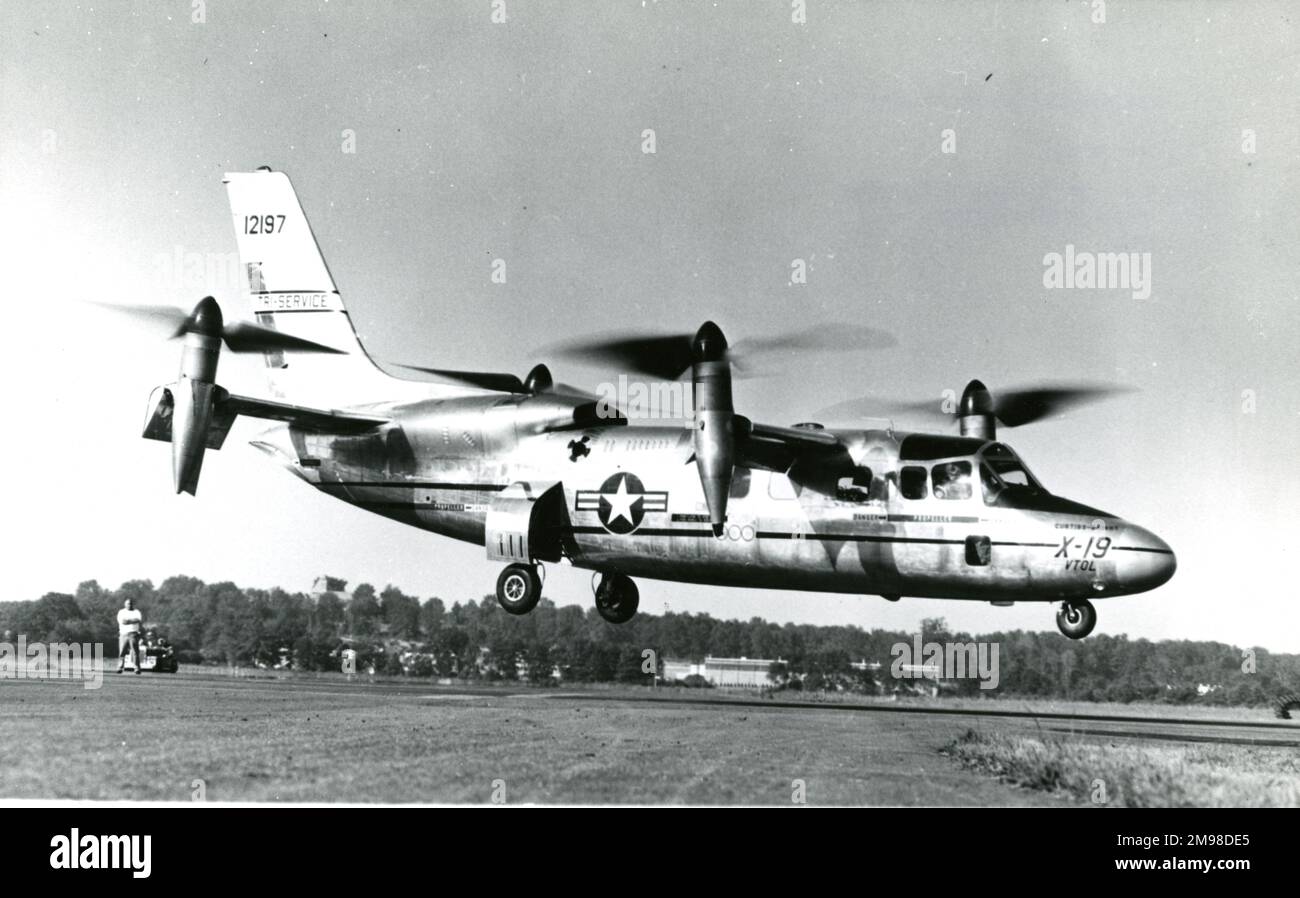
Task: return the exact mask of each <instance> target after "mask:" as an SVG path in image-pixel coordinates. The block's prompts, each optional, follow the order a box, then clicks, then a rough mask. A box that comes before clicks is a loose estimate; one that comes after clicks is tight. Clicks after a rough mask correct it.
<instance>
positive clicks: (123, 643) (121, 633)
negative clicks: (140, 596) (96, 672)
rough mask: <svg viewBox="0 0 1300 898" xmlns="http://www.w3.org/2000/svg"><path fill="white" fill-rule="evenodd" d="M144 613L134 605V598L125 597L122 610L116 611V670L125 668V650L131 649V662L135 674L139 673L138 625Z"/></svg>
mask: <svg viewBox="0 0 1300 898" xmlns="http://www.w3.org/2000/svg"><path fill="white" fill-rule="evenodd" d="M143 623H144V615H143V614H141V613H140V611H139V609H137V608H136V607H135V599H127V600H126V604H125V605H124V606H123V607H122V610H121V611H119V612H118V613H117V672H118V673H124V672H125V670H126V652H127V649H130V650H131V663H132V664H134V665H135V673H136V676H139V675H140V627H141V626H142V625H143Z"/></svg>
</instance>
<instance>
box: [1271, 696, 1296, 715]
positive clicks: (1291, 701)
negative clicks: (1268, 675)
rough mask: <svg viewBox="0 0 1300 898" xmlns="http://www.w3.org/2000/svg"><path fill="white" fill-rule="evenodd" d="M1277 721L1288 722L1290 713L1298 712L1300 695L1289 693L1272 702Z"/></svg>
mask: <svg viewBox="0 0 1300 898" xmlns="http://www.w3.org/2000/svg"><path fill="white" fill-rule="evenodd" d="M1273 710H1274V711H1276V712H1277V717H1278V720H1290V719H1291V712H1292V711H1300V693H1296V692H1291V693H1288V694H1286V695H1284V696H1282V697H1280V698H1279V699H1278V700H1277V701H1275V702H1273Z"/></svg>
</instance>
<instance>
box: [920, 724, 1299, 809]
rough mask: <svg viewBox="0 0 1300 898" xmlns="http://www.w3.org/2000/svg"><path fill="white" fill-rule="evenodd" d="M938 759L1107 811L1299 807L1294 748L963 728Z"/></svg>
mask: <svg viewBox="0 0 1300 898" xmlns="http://www.w3.org/2000/svg"><path fill="white" fill-rule="evenodd" d="M944 751H945V753H946V754H948V755H950V756H952V757H954V758H955V759H957V760H958V761H960V762H961V763H962V764H963V765H964V766H965V767H967V768H968V769H972V770H977V771H980V772H983V773H988V774H992V775H994V776H996V777H998V778H1000V779H1002V780H1003V781H1006V782H1011V783H1016V784H1018V785H1021V786H1024V787H1027V788H1029V789H1033V790H1038V791H1042V792H1046V793H1054V794H1065V795H1069V796H1071V797H1074V798H1077V799H1082V800H1084V801H1087V802H1090V803H1092V804H1098V805H1105V806H1110V807H1130V808H1133V807H1288V808H1293V807H1300V755H1297V753H1296V751H1295V749H1294V748H1282V747H1279V748H1273V747H1262V746H1240V745H1153V744H1148V743H1141V742H1137V743H1122V744H1121V743H1113V742H1093V741H1079V740H1077V739H1071V740H1070V741H1066V740H1064V739H1058V738H1053V737H1050V736H1045V737H1031V736H1019V735H1009V734H1003V733H995V734H988V733H982V732H977V731H976V730H973V729H971V730H967V731H966V732H965V733H964V734H963V735H962V736H960V737H958V738H957V739H955V740H953V742H952V743H950V744H949V745H948V746H947V747H946V748H945V749H944Z"/></svg>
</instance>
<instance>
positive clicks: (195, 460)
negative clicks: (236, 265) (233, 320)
mask: <svg viewBox="0 0 1300 898" xmlns="http://www.w3.org/2000/svg"><path fill="white" fill-rule="evenodd" d="M223 325H224V322H223V321H222V318H221V307H220V306H219V305H217V301H216V300H215V299H213V298H212V297H211V296H208V297H204V298H203V299H202V300H200V302H199V304H198V305H197V306H196V307H195V309H194V314H193V316H191V318H190V322H189V325H188V327H187V329H186V332H185V349H184V350H183V352H182V354H181V376H180V379H179V380H178V381H177V383H176V384H175V386H174V387H173V388H172V483H173V485H175V487H176V492H177V493H189V494H190V495H191V496H193V495H194V494H195V491H196V490H197V489H198V486H199V471H200V470H202V468H203V451H204V450H205V449H206V448H207V445H208V428H209V426H210V425H211V424H212V409H213V404H214V402H215V400H216V398H217V393H218V391H219V390H220V387H218V386H217V385H216V380H217V362H218V361H219V359H220V358H221V330H222V327H223Z"/></svg>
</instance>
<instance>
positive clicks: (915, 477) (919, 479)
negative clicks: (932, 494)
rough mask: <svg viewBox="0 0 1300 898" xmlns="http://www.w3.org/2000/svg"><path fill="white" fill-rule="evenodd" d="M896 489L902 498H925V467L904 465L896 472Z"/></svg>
mask: <svg viewBox="0 0 1300 898" xmlns="http://www.w3.org/2000/svg"><path fill="white" fill-rule="evenodd" d="M898 490H899V492H901V493H902V494H903V498H904V499H924V498H925V468H922V467H919V466H918V467H911V466H909V467H906V468H903V469H902V470H900V471H899V472H898Z"/></svg>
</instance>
